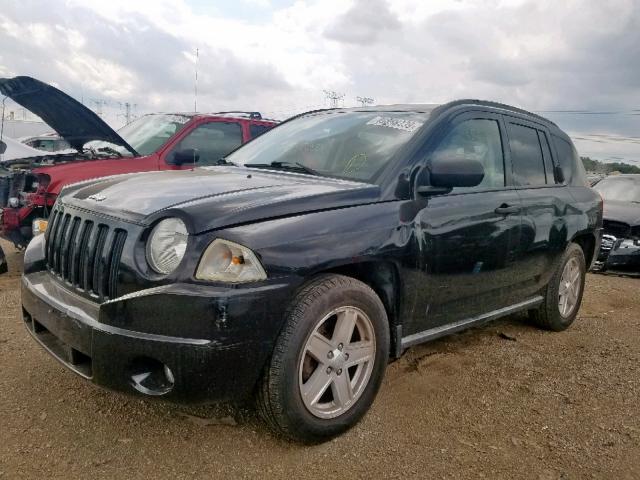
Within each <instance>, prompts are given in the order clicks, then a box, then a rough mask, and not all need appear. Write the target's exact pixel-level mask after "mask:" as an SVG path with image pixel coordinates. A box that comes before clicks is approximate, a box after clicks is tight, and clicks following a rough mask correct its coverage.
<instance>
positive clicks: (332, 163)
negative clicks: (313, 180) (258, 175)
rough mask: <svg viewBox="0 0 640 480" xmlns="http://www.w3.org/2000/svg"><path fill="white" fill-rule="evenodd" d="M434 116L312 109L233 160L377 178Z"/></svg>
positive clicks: (369, 180) (334, 174)
mask: <svg viewBox="0 0 640 480" xmlns="http://www.w3.org/2000/svg"><path fill="white" fill-rule="evenodd" d="M428 116H429V113H428V112H358V111H350V112H335V111H331V112H319V113H315V114H309V115H305V116H303V117H300V118H297V119H295V120H292V121H290V122H287V123H284V124H282V125H280V126H278V127H276V128H274V129H273V130H270V131H268V132H267V133H265V134H263V135H261V136H260V137H258V138H257V139H255V140H254V141H252V142H251V143H249V144H247V145H245V146H244V147H242V148H240V149H238V150H237V151H235V152H234V153H232V154H231V155H229V157H228V158H227V160H228V161H229V162H232V163H235V164H237V165H244V166H246V167H252V166H258V167H267V166H269V165H271V164H273V163H275V166H284V165H289V166H297V167H299V168H301V169H302V170H307V171H313V172H315V173H317V174H321V175H328V176H335V177H340V178H347V179H354V180H360V181H365V182H373V181H375V180H376V178H377V177H378V176H379V175H380V173H381V172H382V170H383V168H384V167H385V166H386V165H387V163H388V162H389V160H390V159H391V157H392V156H393V154H394V153H395V152H397V151H398V149H399V148H400V147H401V146H402V145H404V144H405V143H406V142H407V141H408V140H409V139H410V138H411V137H412V136H413V135H414V134H415V133H416V132H417V130H418V129H419V128H420V127H421V126H422V125H423V123H424V122H425V121H426V119H427V118H428Z"/></svg>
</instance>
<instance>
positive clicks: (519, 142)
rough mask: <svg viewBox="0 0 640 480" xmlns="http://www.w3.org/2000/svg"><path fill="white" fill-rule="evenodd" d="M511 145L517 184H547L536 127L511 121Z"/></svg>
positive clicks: (514, 178) (514, 177)
mask: <svg viewBox="0 0 640 480" xmlns="http://www.w3.org/2000/svg"><path fill="white" fill-rule="evenodd" d="M509 147H510V148H511V161H512V162H513V180H514V182H515V184H516V185H522V186H529V187H532V186H538V185H546V184H547V178H546V175H545V169H544V157H543V155H542V148H541V146H540V140H539V137H538V131H537V130H536V129H535V128H530V127H525V126H523V125H516V124H514V123H509Z"/></svg>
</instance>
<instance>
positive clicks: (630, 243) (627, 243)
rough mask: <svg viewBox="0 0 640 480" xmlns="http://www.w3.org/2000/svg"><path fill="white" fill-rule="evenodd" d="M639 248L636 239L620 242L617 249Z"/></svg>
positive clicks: (639, 243) (638, 241) (638, 242)
mask: <svg viewBox="0 0 640 480" xmlns="http://www.w3.org/2000/svg"><path fill="white" fill-rule="evenodd" d="M639 246H640V240H639V239H637V238H625V239H624V240H622V242H620V246H619V247H618V248H638V247H639Z"/></svg>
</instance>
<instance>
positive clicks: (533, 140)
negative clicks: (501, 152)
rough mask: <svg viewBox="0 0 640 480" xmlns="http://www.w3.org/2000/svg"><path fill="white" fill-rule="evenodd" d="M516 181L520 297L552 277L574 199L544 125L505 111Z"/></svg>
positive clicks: (517, 288)
mask: <svg viewBox="0 0 640 480" xmlns="http://www.w3.org/2000/svg"><path fill="white" fill-rule="evenodd" d="M505 123H506V126H507V137H508V139H509V142H508V143H509V154H510V158H511V164H512V168H513V182H514V185H515V188H516V191H517V192H518V195H519V197H520V200H521V202H522V207H523V210H522V235H521V244H520V248H519V251H518V264H519V265H520V268H519V269H518V277H517V285H516V289H515V290H514V293H515V294H516V295H518V296H521V297H522V296H525V297H526V296H532V295H534V294H535V293H536V292H537V291H539V290H540V288H542V287H543V286H544V285H546V283H547V282H548V281H549V279H550V277H551V275H552V274H553V271H554V268H555V264H556V262H557V260H558V258H559V256H560V255H562V253H563V251H564V249H565V246H566V241H567V226H566V222H565V218H566V215H568V214H569V213H570V212H567V209H570V208H571V207H570V204H571V202H572V199H571V197H570V194H569V192H568V189H567V188H566V186H565V185H563V184H561V183H560V182H559V179H557V178H556V176H555V170H556V169H555V168H554V167H555V165H556V164H555V162H554V158H553V156H552V154H551V147H550V135H549V132H548V130H547V128H546V127H545V126H544V125H541V124H538V123H534V122H531V121H527V120H523V119H520V118H515V117H510V116H505Z"/></svg>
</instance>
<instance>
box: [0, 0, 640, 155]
mask: <svg viewBox="0 0 640 480" xmlns="http://www.w3.org/2000/svg"><path fill="white" fill-rule="evenodd" d="M196 49H198V51H199V61H198V71H199V74H198V92H199V94H198V110H200V111H215V110H225V109H247V110H260V111H262V112H263V113H264V114H266V115H268V116H272V117H276V118H286V117H287V116H289V115H291V114H293V113H298V112H301V111H304V110H309V109H312V108H321V107H324V106H328V104H327V101H326V99H325V96H324V94H323V90H324V89H327V90H333V91H336V92H340V93H344V94H345V97H344V100H343V102H344V105H346V106H351V105H356V104H357V102H356V96H367V97H372V98H374V99H375V102H376V103H379V104H383V103H407V102H420V103H433V102H438V103H439V102H445V101H447V100H451V99H456V98H482V99H491V100H497V101H501V102H505V103H510V104H513V105H517V106H520V107H523V108H526V109H528V110H533V111H536V112H544V113H543V115H545V116H547V117H549V118H551V119H552V120H554V121H555V122H556V123H558V124H559V125H560V126H561V127H562V128H564V129H565V130H567V131H568V132H570V134H571V135H572V136H573V137H574V139H575V140H576V143H577V145H578V148H579V150H580V152H581V154H583V155H590V156H592V157H596V158H601V159H609V160H615V159H624V160H626V161H638V163H639V164H640V2H637V1H635V0H611V1H607V0H599V1H590V0H583V1H577V0H575V1H574V0H564V1H558V0H553V1H551V0H536V1H528V0H484V1H480V0H477V1H476V0H388V1H387V0H350V1H345V0H300V1H285V0H233V1H211V0H124V1H121V0H109V1H108V2H104V1H98V0H67V1H51V0H49V1H32V0H21V1H19V2H18V1H14V0H0V77H6V76H14V75H31V76H34V77H36V78H39V79H41V80H43V81H46V82H48V83H51V84H53V85H55V86H57V87H59V88H61V89H62V90H64V91H65V92H67V93H69V94H70V95H72V96H74V97H75V98H77V99H78V100H82V101H83V102H84V103H85V104H87V105H88V106H91V107H92V108H95V105H96V103H95V101H96V100H104V101H106V102H107V105H106V106H105V107H103V110H104V112H105V114H106V115H107V120H108V121H109V122H110V123H112V124H114V125H118V124H122V121H123V117H122V116H121V115H119V113H121V108H120V107H119V105H120V104H122V103H124V102H130V103H131V104H135V105H136V112H137V113H139V114H141V113H145V112H152V111H175V110H180V111H187V110H193V105H194V71H195V68H194V67H195V52H196Z"/></svg>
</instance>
